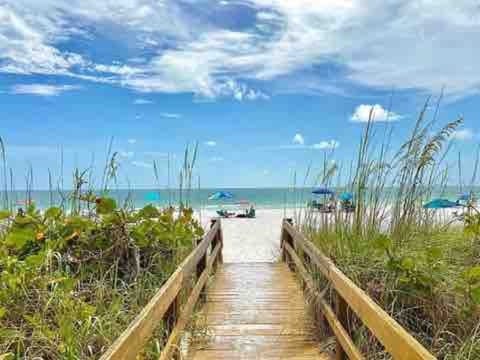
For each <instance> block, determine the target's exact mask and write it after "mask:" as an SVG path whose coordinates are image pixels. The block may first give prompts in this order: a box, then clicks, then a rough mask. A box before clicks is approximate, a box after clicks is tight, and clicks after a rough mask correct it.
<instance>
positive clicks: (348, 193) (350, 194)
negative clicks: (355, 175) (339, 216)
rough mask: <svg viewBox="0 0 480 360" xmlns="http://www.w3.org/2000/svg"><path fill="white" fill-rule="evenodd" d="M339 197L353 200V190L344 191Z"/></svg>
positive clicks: (343, 199) (344, 199)
mask: <svg viewBox="0 0 480 360" xmlns="http://www.w3.org/2000/svg"><path fill="white" fill-rule="evenodd" d="M338 198H339V199H340V200H342V201H352V200H353V194H352V193H351V192H343V193H341V194H340V195H339V196H338Z"/></svg>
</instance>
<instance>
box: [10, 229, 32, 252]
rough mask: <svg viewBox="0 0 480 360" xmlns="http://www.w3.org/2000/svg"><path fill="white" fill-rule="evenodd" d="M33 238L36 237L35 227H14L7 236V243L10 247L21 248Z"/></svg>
mask: <svg viewBox="0 0 480 360" xmlns="http://www.w3.org/2000/svg"><path fill="white" fill-rule="evenodd" d="M33 239H35V231H34V230H33V229H29V228H14V229H12V231H10V232H9V233H8V235H7V236H6V237H5V244H6V245H7V246H9V247H13V248H15V249H17V250H20V249H21V248H23V247H24V246H25V245H26V244H27V243H28V242H29V241H32V240H33Z"/></svg>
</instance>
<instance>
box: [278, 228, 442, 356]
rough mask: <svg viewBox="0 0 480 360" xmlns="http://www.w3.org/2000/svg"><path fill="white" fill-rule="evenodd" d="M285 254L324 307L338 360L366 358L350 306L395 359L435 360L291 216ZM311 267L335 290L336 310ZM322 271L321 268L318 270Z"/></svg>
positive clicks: (283, 240) (284, 230)
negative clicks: (354, 332) (358, 342)
mask: <svg viewBox="0 0 480 360" xmlns="http://www.w3.org/2000/svg"><path fill="white" fill-rule="evenodd" d="M281 246H282V257H283V260H284V261H287V262H288V263H289V264H291V267H292V268H293V269H294V270H296V272H297V273H298V274H299V275H300V277H301V279H302V280H303V282H304V284H305V287H306V289H307V290H308V291H309V292H310V293H311V294H312V295H313V296H314V297H315V299H316V301H317V303H318V304H319V306H320V310H321V312H322V314H323V316H324V317H325V319H326V320H327V322H328V324H329V326H330V329H331V330H332V332H333V333H334V335H335V337H336V340H337V346H336V359H337V360H340V359H345V358H346V357H348V358H349V359H364V356H363V355H362V354H361V353H360V351H359V349H358V348H357V347H356V346H355V344H354V342H353V341H352V339H351V337H350V334H349V326H348V309H351V310H352V311H353V312H354V313H355V314H356V315H357V317H358V318H359V319H360V321H361V322H362V323H363V324H364V325H365V326H366V327H367V328H368V329H369V330H370V331H371V332H372V334H373V335H374V336H375V337H376V339H377V340H378V341H379V342H380V343H381V344H382V345H383V346H384V347H385V350H386V351H387V352H388V353H389V354H390V355H392V357H393V358H394V359H408V360H417V359H418V360H420V359H435V357H434V356H433V355H432V354H430V353H429V352H428V351H427V350H426V349H425V348H424V347H423V346H422V345H421V344H420V343H419V342H418V341H417V340H415V338H413V336H412V335H410V334H409V333H408V332H407V331H406V330H405V329H404V328H403V327H402V326H401V325H400V324H399V323H397V322H396V321H395V320H394V319H393V318H392V317H390V316H389V315H388V314H387V313H386V312H385V311H384V310H383V309H382V308H381V307H380V306H378V305H377V304H376V303H375V302H374V301H373V300H372V299H371V298H370V297H369V296H368V295H367V294H366V293H365V292H364V291H363V290H362V289H360V288H359V287H358V286H357V285H355V284H354V283H353V282H352V281H351V280H350V279H349V278H348V277H347V276H346V275H345V274H343V273H342V272H341V271H340V270H339V269H338V268H337V267H336V266H335V264H334V263H333V262H332V261H331V260H330V259H329V258H328V257H326V256H325V255H323V254H322V253H321V251H320V250H319V249H318V248H317V247H316V246H315V245H314V244H312V243H311V242H310V241H309V240H307V239H306V238H305V236H304V235H302V234H301V233H300V232H299V231H297V230H296V229H295V228H294V227H293V224H292V221H291V220H290V219H285V220H284V221H283V225H282V238H281ZM308 268H310V269H314V271H316V272H320V273H321V274H322V275H323V276H324V277H325V279H326V280H327V281H328V282H329V284H330V285H331V288H332V289H333V290H334V297H333V298H334V303H335V311H334V310H333V309H332V307H331V305H330V303H329V302H328V301H327V300H326V298H325V296H324V293H325V291H322V292H320V291H319V290H318V289H317V287H316V286H315V283H314V280H313V278H312V276H311V273H310V272H309V270H307V269H308ZM317 270H318V271H317Z"/></svg>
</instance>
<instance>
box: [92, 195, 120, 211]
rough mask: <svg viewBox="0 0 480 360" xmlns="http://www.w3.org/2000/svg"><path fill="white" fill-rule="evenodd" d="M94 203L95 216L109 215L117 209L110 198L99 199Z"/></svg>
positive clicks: (114, 202)
mask: <svg viewBox="0 0 480 360" xmlns="http://www.w3.org/2000/svg"><path fill="white" fill-rule="evenodd" d="M96 203H97V214H109V213H111V212H113V211H114V210H115V209H116V208H117V202H116V201H115V200H114V199H112V198H99V199H97V200H96Z"/></svg>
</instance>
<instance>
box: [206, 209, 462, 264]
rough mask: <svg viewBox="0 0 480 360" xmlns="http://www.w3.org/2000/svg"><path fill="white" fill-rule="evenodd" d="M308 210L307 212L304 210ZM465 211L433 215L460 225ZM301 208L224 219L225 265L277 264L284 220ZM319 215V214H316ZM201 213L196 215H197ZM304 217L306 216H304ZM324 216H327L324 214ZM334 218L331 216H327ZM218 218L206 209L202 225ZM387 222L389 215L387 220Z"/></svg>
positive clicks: (438, 219) (444, 222) (445, 222)
mask: <svg viewBox="0 0 480 360" xmlns="http://www.w3.org/2000/svg"><path fill="white" fill-rule="evenodd" d="M301 211H305V209H303V210H301ZM455 211H457V212H459V213H461V212H462V209H442V210H437V211H435V212H434V216H435V218H436V221H438V222H439V223H443V224H447V223H451V224H452V225H455V224H456V225H458V222H453V223H452V219H454V214H453V213H454V212H455ZM298 212H299V209H296V210H295V209H293V208H290V209H286V210H285V209H262V208H259V209H257V210H256V216H257V217H256V218H255V219H244V218H229V219H222V229H223V241H224V248H223V259H224V261H225V262H274V261H277V260H278V259H279V256H280V233H281V226H282V219H284V218H285V217H290V218H294V219H295V218H296V217H295V214H297V215H298ZM315 214H318V213H315ZM198 215H199V214H198V213H197V216H198ZM302 215H304V213H302ZM324 216H325V215H324ZM327 216H331V215H327ZM213 217H217V214H216V213H215V211H213V210H203V211H202V214H201V222H202V225H203V226H204V227H205V228H206V229H207V228H209V224H210V220H211V219H212V218H213ZM386 221H387V222H389V221H388V215H387V218H386Z"/></svg>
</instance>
